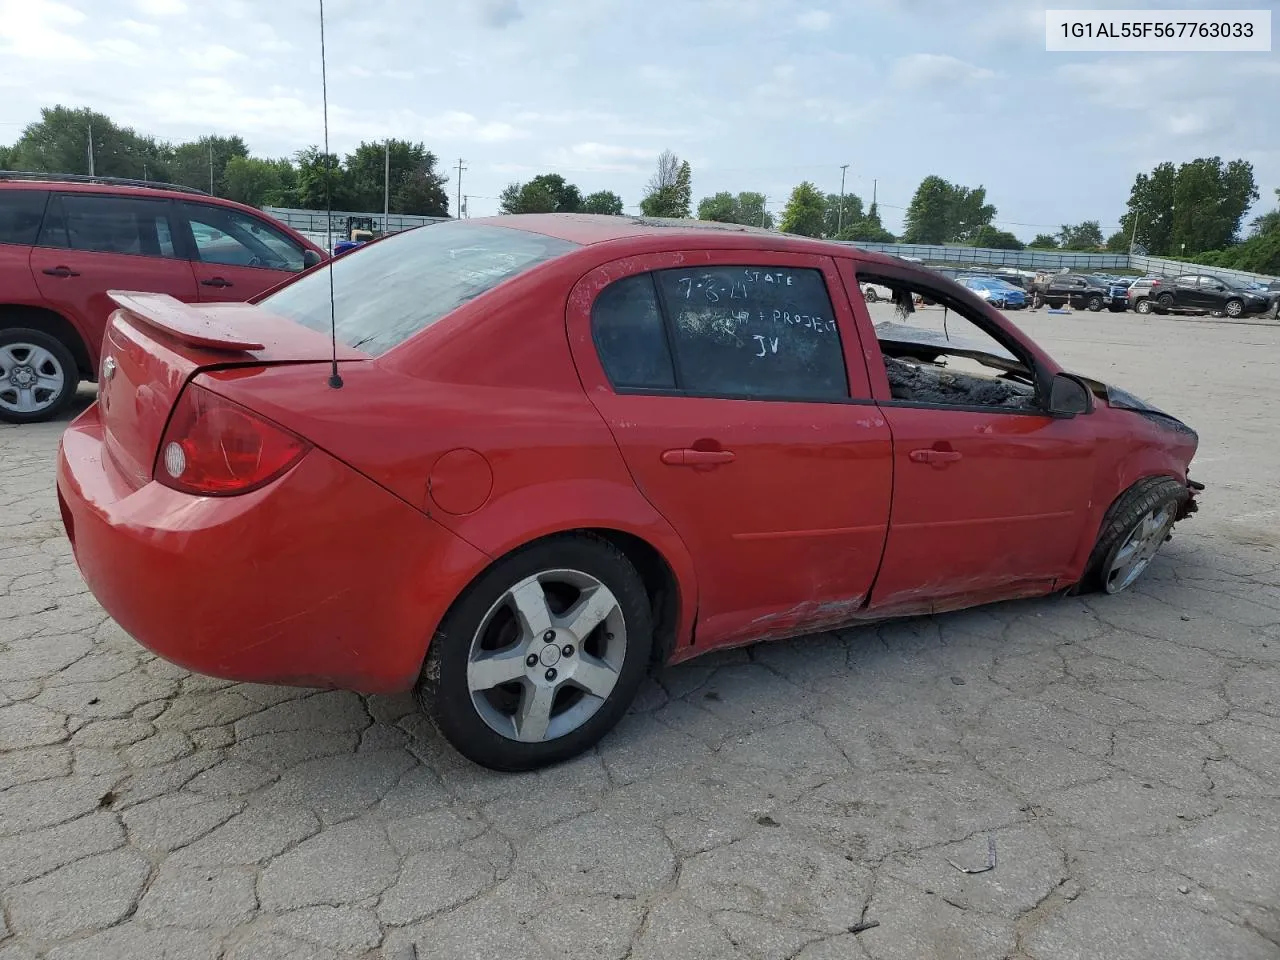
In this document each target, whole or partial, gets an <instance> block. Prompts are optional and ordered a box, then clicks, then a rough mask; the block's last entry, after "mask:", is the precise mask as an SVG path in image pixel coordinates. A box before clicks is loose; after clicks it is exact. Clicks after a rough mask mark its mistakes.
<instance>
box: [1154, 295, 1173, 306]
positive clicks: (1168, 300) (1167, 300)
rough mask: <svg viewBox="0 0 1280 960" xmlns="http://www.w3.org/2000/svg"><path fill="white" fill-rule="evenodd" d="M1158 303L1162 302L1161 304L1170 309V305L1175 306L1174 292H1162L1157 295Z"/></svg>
mask: <svg viewBox="0 0 1280 960" xmlns="http://www.w3.org/2000/svg"><path fill="white" fill-rule="evenodd" d="M1156 303H1158V304H1160V306H1162V307H1164V308H1165V309H1166V310H1168V309H1169V308H1170V307H1172V306H1173V294H1172V293H1162V294H1160V296H1158V297H1156Z"/></svg>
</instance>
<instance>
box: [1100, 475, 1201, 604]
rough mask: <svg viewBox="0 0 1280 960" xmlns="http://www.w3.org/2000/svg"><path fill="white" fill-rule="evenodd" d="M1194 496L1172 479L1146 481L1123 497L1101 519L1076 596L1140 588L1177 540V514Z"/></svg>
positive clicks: (1159, 478) (1132, 488)
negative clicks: (1171, 542)
mask: <svg viewBox="0 0 1280 960" xmlns="http://www.w3.org/2000/svg"><path fill="white" fill-rule="evenodd" d="M1190 496H1191V493H1190V491H1189V490H1188V489H1187V488H1186V486H1185V485H1184V484H1182V483H1181V482H1179V481H1178V480H1175V479H1174V478H1173V477H1147V478H1146V479H1143V480H1139V481H1138V482H1137V483H1135V484H1134V485H1133V486H1132V487H1130V488H1129V489H1128V490H1126V491H1125V492H1124V493H1123V494H1121V495H1120V497H1119V498H1118V499H1117V500H1116V502H1115V503H1113V504H1112V505H1111V508H1110V509H1109V510H1108V511H1107V513H1106V516H1104V517H1103V519H1102V529H1101V531H1100V532H1099V533H1098V540H1097V542H1096V543H1095V544H1094V547H1093V552H1092V553H1090V554H1089V562H1088V564H1087V565H1086V566H1085V575H1084V577H1082V578H1081V580H1080V583H1079V584H1078V586H1077V588H1076V590H1075V592H1077V593H1096V592H1102V593H1120V592H1122V591H1124V590H1127V589H1128V588H1129V587H1131V586H1132V585H1133V584H1134V583H1136V582H1137V580H1138V578H1139V577H1141V576H1142V574H1143V572H1145V570H1146V569H1147V565H1148V564H1149V563H1150V562H1151V560H1152V559H1153V558H1154V557H1155V555H1156V552H1157V551H1158V550H1159V549H1160V546H1161V545H1162V544H1163V543H1164V542H1165V541H1166V540H1168V539H1169V538H1170V537H1171V536H1172V535H1173V533H1172V531H1173V525H1174V523H1176V522H1177V518H1178V513H1179V511H1180V510H1181V507H1182V505H1183V503H1185V502H1186V501H1187V499H1188V498H1190ZM1130 548H1132V552H1130V553H1126V551H1127V550H1129V549H1130Z"/></svg>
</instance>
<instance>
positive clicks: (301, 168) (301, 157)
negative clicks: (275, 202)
mask: <svg viewBox="0 0 1280 960" xmlns="http://www.w3.org/2000/svg"><path fill="white" fill-rule="evenodd" d="M294 159H295V161H296V163H297V167H298V186H297V194H296V196H297V198H298V206H299V207H301V208H302V209H304V210H323V209H324V208H325V206H326V203H329V202H331V203H332V208H333V209H334V210H350V209H351V200H352V190H351V187H350V184H349V182H348V180H347V172H346V170H345V169H343V167H342V164H341V162H340V161H339V159H338V155H337V154H335V153H330V154H325V153H323V152H322V151H321V150H320V148H319V147H315V146H311V147H307V148H306V149H305V150H299V151H298V152H297V154H296V155H295V156H294Z"/></svg>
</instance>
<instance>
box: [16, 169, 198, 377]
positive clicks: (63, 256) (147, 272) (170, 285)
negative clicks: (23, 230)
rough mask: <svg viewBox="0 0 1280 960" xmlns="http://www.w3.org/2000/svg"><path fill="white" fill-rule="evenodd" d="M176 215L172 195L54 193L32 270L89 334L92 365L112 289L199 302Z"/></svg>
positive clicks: (43, 291) (46, 293) (54, 302)
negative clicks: (176, 235)
mask: <svg viewBox="0 0 1280 960" xmlns="http://www.w3.org/2000/svg"><path fill="white" fill-rule="evenodd" d="M174 219H176V218H175V217H174V216H173V207H172V205H171V204H170V203H169V201H168V200H156V199H151V198H141V197H124V196H113V195H111V194H103V193H65V194H62V195H56V194H55V195H54V196H53V197H51V198H50V200H49V207H48V209H47V210H46V212H45V218H44V224H43V226H42V227H41V230H40V236H39V237H38V238H37V242H36V246H35V247H34V248H33V249H32V251H31V272H32V274H33V275H34V277H35V280H36V285H37V287H38V288H39V290H40V295H41V297H43V298H44V299H45V301H46V302H47V303H48V304H49V306H50V307H51V308H52V309H54V310H57V311H58V312H59V313H61V314H62V315H63V316H66V317H70V318H72V319H73V321H74V322H75V323H76V325H77V326H78V327H79V328H80V329H81V330H83V331H84V335H85V346H86V347H87V348H88V350H89V359H90V361H91V362H92V364H93V366H94V369H97V365H98V357H99V351H100V350H101V346H102V335H103V333H104V332H105V330H106V324H107V317H108V316H110V314H111V311H113V310H114V309H115V306H116V305H115V303H114V302H113V301H112V300H111V299H110V298H109V297H108V296H107V291H108V290H143V291H146V292H148V293H167V294H169V295H170V296H173V297H176V298H177V299H179V300H182V301H184V302H187V303H190V302H193V301H194V300H195V299H196V282H195V277H194V276H193V275H192V273H191V265H190V264H189V263H188V262H187V261H186V260H184V259H182V258H181V257H180V256H179V253H178V250H177V249H176V245H175V242H174Z"/></svg>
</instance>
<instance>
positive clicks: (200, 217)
mask: <svg viewBox="0 0 1280 960" xmlns="http://www.w3.org/2000/svg"><path fill="white" fill-rule="evenodd" d="M182 207H183V211H184V212H185V213H186V215H187V219H188V221H189V222H190V224H191V235H192V237H193V238H194V239H195V244H196V254H197V256H198V257H199V259H200V260H201V261H202V262H203V263H218V264H223V265H225V266H230V267H263V268H265V269H268V270H290V271H293V272H294V273H297V272H298V271H300V270H301V269H302V268H303V266H304V264H303V258H302V247H301V246H299V245H298V244H297V243H294V241H292V240H291V239H289V238H288V237H286V236H285V235H284V234H283V233H280V232H279V231H277V230H273V229H272V228H271V227H270V226H269V225H268V224H266V223H264V222H263V221H261V220H259V219H258V218H257V217H253V216H250V215H249V214H246V213H241V212H240V211H239V210H233V209H231V208H229V207H216V206H213V205H212V204H203V203H183V205H182Z"/></svg>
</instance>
